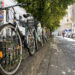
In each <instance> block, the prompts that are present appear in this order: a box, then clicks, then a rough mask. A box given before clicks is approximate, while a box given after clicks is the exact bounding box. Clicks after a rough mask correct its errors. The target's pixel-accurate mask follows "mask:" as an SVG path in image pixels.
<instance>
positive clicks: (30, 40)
mask: <svg viewBox="0 0 75 75" xmlns="http://www.w3.org/2000/svg"><path fill="white" fill-rule="evenodd" d="M35 45H36V44H35V37H34V34H33V32H29V34H28V48H29V54H30V55H31V56H32V55H34V54H35V52H36V46H35Z"/></svg>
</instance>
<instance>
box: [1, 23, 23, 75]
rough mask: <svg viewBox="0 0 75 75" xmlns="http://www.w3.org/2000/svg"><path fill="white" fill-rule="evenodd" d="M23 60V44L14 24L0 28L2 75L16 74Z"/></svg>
mask: <svg viewBox="0 0 75 75" xmlns="http://www.w3.org/2000/svg"><path fill="white" fill-rule="evenodd" d="M21 59H22V42H21V38H20V35H19V33H18V32H17V31H16V30H15V27H14V26H13V25H12V24H6V25H3V26H2V27H0V73H1V74H3V75H4V74H5V75H12V74H14V73H15V72H16V71H17V70H18V68H19V66H20V64H21Z"/></svg>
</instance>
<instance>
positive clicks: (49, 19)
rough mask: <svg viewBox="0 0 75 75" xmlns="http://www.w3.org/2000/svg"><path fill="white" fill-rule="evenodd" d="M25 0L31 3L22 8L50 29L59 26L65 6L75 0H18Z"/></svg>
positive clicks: (19, 0) (52, 29)
mask: <svg viewBox="0 0 75 75" xmlns="http://www.w3.org/2000/svg"><path fill="white" fill-rule="evenodd" d="M25 1H29V2H31V5H29V6H27V7H24V8H25V9H26V10H27V11H28V12H30V13H31V14H32V15H33V16H34V18H36V19H37V20H39V21H40V22H41V23H42V25H43V26H46V27H48V28H49V29H50V30H51V31H54V30H55V29H56V28H58V27H59V26H60V20H61V19H62V18H63V16H64V15H65V14H66V9H67V6H68V5H70V4H72V3H74V2H75V0H18V2H25Z"/></svg>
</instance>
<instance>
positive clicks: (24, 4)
mask: <svg viewBox="0 0 75 75" xmlns="http://www.w3.org/2000/svg"><path fill="white" fill-rule="evenodd" d="M30 4H31V3H30V2H24V3H20V4H19V6H27V5H30Z"/></svg>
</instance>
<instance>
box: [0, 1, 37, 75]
mask: <svg viewBox="0 0 75 75" xmlns="http://www.w3.org/2000/svg"><path fill="white" fill-rule="evenodd" d="M28 4H29V3H27V2H25V3H19V4H17V5H13V6H9V7H4V8H0V10H6V12H7V11H9V9H13V10H14V7H15V6H22V5H24V6H27V5H28ZM6 15H8V14H6ZM15 15H16V12H15V11H14V24H12V23H9V20H6V21H7V24H4V25H1V26H0V73H1V74H3V75H11V74H14V73H15V72H16V71H17V70H18V69H19V66H20V64H21V60H22V55H23V54H22V50H24V49H25V48H27V50H28V52H29V54H30V55H34V53H35V51H36V50H35V48H36V44H35V43H36V42H35V36H34V30H35V28H34V26H31V23H29V22H28V21H27V23H24V26H25V27H23V29H22V30H20V29H21V27H20V26H19V25H18V24H17V23H16V21H19V22H20V20H17V19H16V17H15ZM23 16H24V17H25V18H28V17H30V15H28V14H27V15H25V14H24V15H23ZM6 19H7V18H6ZM32 25H33V24H32ZM23 31H25V34H24V33H23Z"/></svg>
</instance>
